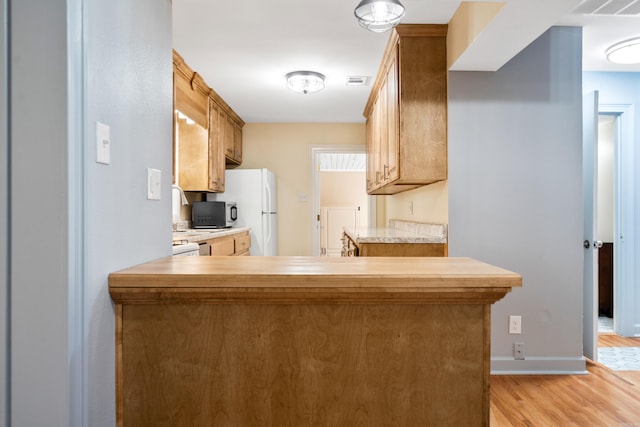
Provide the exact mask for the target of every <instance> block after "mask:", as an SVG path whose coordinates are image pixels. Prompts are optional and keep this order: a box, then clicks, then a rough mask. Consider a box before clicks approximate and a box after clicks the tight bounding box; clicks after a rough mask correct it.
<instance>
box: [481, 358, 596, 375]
mask: <svg viewBox="0 0 640 427" xmlns="http://www.w3.org/2000/svg"><path fill="white" fill-rule="evenodd" d="M584 374H588V372H587V364H586V360H585V359H584V357H527V358H525V360H514V359H513V358H512V357H492V358H491V375H584Z"/></svg>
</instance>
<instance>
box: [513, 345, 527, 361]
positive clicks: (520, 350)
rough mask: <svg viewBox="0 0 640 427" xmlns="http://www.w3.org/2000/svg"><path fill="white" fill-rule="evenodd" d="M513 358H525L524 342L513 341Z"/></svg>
mask: <svg viewBox="0 0 640 427" xmlns="http://www.w3.org/2000/svg"><path fill="white" fill-rule="evenodd" d="M513 358H514V359H515V360H524V343H523V342H514V343H513Z"/></svg>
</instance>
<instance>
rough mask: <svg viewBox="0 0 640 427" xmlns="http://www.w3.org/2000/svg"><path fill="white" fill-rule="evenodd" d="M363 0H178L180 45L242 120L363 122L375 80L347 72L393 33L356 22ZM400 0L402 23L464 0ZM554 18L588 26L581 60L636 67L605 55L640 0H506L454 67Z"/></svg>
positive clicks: (370, 72)
mask: <svg viewBox="0 0 640 427" xmlns="http://www.w3.org/2000/svg"><path fill="white" fill-rule="evenodd" d="M358 1H359V0H319V1H317V0H316V1H314V0H227V1H223V0H173V41H174V48H175V49H176V50H177V51H178V52H179V53H180V54H181V55H182V56H183V57H184V59H185V60H186V61H187V63H188V64H189V65H190V66H191V67H192V68H194V69H195V70H196V71H198V73H199V74H201V75H202V76H203V77H204V79H205V80H206V82H207V83H208V84H209V85H210V86H211V87H212V88H213V89H214V90H215V91H216V92H218V93H219V94H220V95H221V96H222V97H223V98H224V99H225V101H227V102H228V103H229V105H230V106H231V107H232V108H233V109H234V110H235V111H236V112H237V113H238V114H239V115H240V117H242V118H243V119H244V120H245V121H246V122H284V123H291V122H325V123H333V122H344V123H354V122H363V121H364V118H363V117H362V111H363V109H364V105H365V103H366V100H367V97H368V96H369V92H370V90H371V83H369V85H367V86H361V87H357V86H347V85H346V79H347V77H348V76H370V77H372V79H371V80H373V78H374V77H375V74H376V73H377V70H378V67H379V65H380V60H381V59H382V54H383V51H384V47H385V45H386V42H387V39H388V37H389V35H388V33H382V34H375V33H371V32H368V31H366V30H364V29H362V28H360V27H359V26H358V24H357V22H356V20H355V18H354V16H353V9H354V8H355V6H356V5H357V3H358ZM401 1H402V3H403V4H404V5H405V8H406V15H405V17H404V19H403V21H402V22H403V23H432V24H443V23H448V22H449V20H450V18H451V17H452V16H453V14H454V12H455V11H456V9H457V8H458V6H459V4H460V3H461V2H460V1H459V0H401ZM625 7H626V9H623V8H625ZM576 8H578V9H577V10H578V11H579V12H581V13H572V12H573V11H574V10H576ZM621 9H623V10H622V12H621V13H622V14H621V15H617V16H613V15H609V14H610V13H614V12H620V10H621ZM625 10H626V11H627V12H630V13H632V14H631V15H625V14H624V13H625ZM553 25H571V26H582V27H583V68H584V69H585V70H589V71H640V65H626V66H620V65H614V64H611V63H608V62H607V61H606V59H605V57H604V51H605V49H606V48H607V47H608V46H610V45H611V44H614V43H616V42H619V41H622V40H626V39H629V38H631V37H634V36H640V0H585V1H580V0H506V1H505V6H504V7H503V8H502V9H501V11H500V13H499V14H498V15H497V16H496V17H495V18H494V19H493V21H492V22H491V23H490V24H489V25H488V27H487V28H486V29H485V30H484V31H483V32H482V33H481V34H480V35H479V36H478V37H477V38H476V40H475V41H474V43H473V44H472V46H471V47H470V48H469V49H468V50H467V51H466V52H465V53H464V54H463V55H462V56H461V58H459V60H458V61H457V62H456V64H454V66H453V67H452V70H484V71H495V70H497V69H499V68H500V67H501V66H502V65H504V64H505V63H506V62H508V61H509V60H510V59H511V58H512V57H513V56H515V55H516V54H517V53H518V52H519V51H520V50H522V49H523V48H525V47H526V46H527V45H528V44H529V43H530V42H532V41H533V40H535V39H536V38H537V37H538V36H539V35H540V34H542V33H543V32H544V31H546V30H547V29H548V28H549V27H550V26H553ZM295 70H312V71H318V72H321V73H323V74H325V75H326V76H327V80H326V88H325V89H324V90H323V91H322V92H319V93H316V94H310V95H302V94H299V93H295V92H292V91H290V90H289V89H287V88H286V87H285V82H284V76H285V74H286V73H288V72H290V71H295Z"/></svg>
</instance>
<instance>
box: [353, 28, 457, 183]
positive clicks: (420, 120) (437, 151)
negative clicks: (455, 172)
mask: <svg viewBox="0 0 640 427" xmlns="http://www.w3.org/2000/svg"><path fill="white" fill-rule="evenodd" d="M446 34H447V26H446V25H422V24H409V25H404V24H403V25H398V26H397V27H396V28H394V30H393V32H392V33H391V36H390V38H389V42H388V44H387V48H386V50H385V54H384V57H383V60H382V65H381V67H380V70H379V72H378V75H377V77H376V81H375V83H374V85H373V88H372V91H371V95H370V96H369V100H368V102H367V105H366V107H365V110H364V116H365V118H366V119H367V128H366V129H367V131H366V132H367V156H368V159H367V192H368V193H369V194H395V193H399V192H402V191H406V190H410V189H412V188H416V187H419V186H422V185H426V184H431V183H434V182H438V181H442V180H445V179H447V65H446Z"/></svg>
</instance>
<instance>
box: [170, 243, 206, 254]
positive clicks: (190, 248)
mask: <svg viewBox="0 0 640 427" xmlns="http://www.w3.org/2000/svg"><path fill="white" fill-rule="evenodd" d="M199 255H200V245H198V244H197V243H184V244H179V245H173V256H199Z"/></svg>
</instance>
